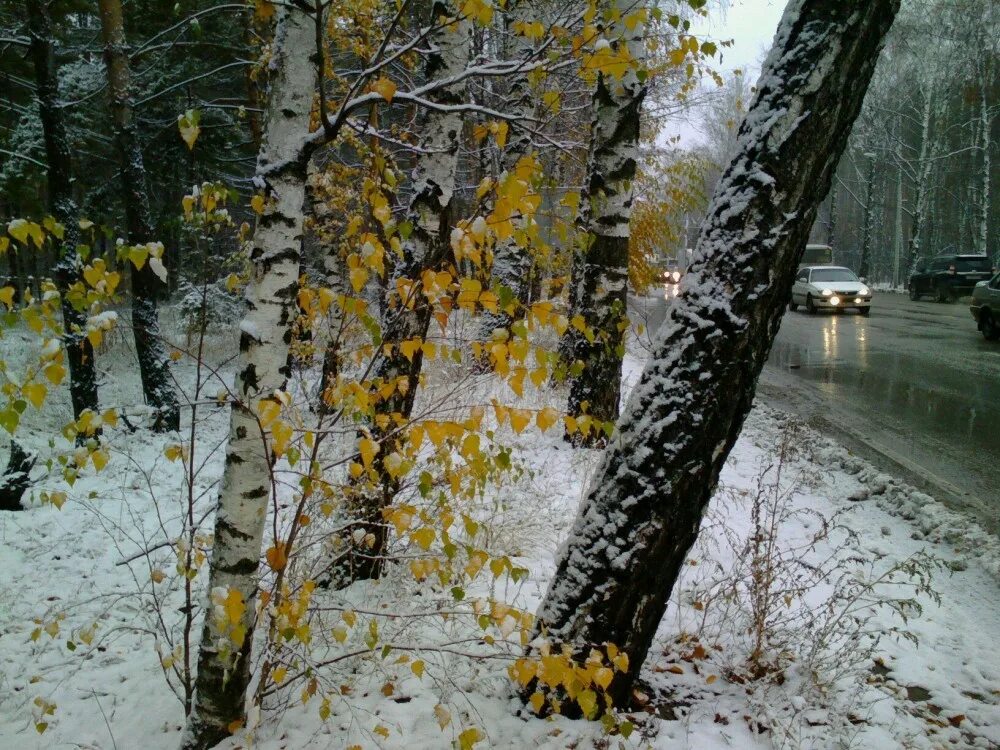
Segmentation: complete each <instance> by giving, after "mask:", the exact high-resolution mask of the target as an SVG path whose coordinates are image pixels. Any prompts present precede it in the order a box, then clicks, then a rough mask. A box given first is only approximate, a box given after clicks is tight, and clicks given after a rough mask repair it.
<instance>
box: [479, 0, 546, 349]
mask: <svg viewBox="0 0 1000 750" xmlns="http://www.w3.org/2000/svg"><path fill="white" fill-rule="evenodd" d="M531 9H532V3H531V2H529V1H528V0H520V2H514V3H508V7H507V15H506V16H505V21H506V29H505V33H506V35H507V37H506V39H507V44H506V49H505V50H504V56H505V58H507V59H509V60H512V61H517V60H523V61H525V62H528V61H530V60H531V59H532V55H533V54H534V52H535V48H534V44H533V42H532V41H531V39H529V38H528V37H527V36H526V35H524V34H519V33H518V32H517V30H516V29H515V25H516V24H517V23H518V22H530V21H531V15H530V13H529V12H528V11H529V10H531ZM506 101H507V102H508V105H507V107H506V109H507V111H508V112H509V113H510V115H511V117H513V118H515V119H517V120H520V121H521V122H522V123H524V122H528V121H530V120H531V119H532V118H533V117H534V115H535V108H536V106H537V105H536V96H535V93H534V91H532V88H531V84H530V82H529V81H528V76H527V74H526V73H525V72H519V73H516V74H515V75H514V76H513V78H512V79H511V81H510V85H509V86H508V89H507V96H506ZM531 153H532V141H531V132H530V131H529V130H528V129H527V128H526V127H523V126H522V127H517V126H515V127H513V128H512V129H511V132H510V136H509V138H508V140H507V145H506V146H505V147H504V149H503V152H502V153H501V155H500V164H501V168H502V170H503V172H504V173H508V174H509V173H511V172H513V171H514V168H515V167H516V166H517V163H518V162H519V161H520V160H521V159H522V158H523V157H525V156H527V155H529V154H531ZM502 176H503V175H501V177H502ZM491 274H492V279H491V282H492V285H493V286H495V287H504V288H506V289H508V290H509V291H510V292H511V295H512V297H513V299H514V300H516V301H517V303H518V311H517V312H516V313H515V314H514V315H513V316H512V315H510V314H509V313H507V312H505V311H503V310H498V311H497V312H495V313H493V312H490V311H488V310H484V311H483V313H482V316H481V317H480V320H479V334H478V339H479V340H480V341H490V340H491V339H492V338H493V335H494V332H496V331H498V330H499V331H503V330H507V329H509V328H510V326H511V323H513V322H514V320H515V319H516V318H520V317H521V315H522V314H523V308H524V305H525V304H527V301H528V295H529V292H530V291H531V290H530V280H531V255H530V254H529V252H528V249H527V248H526V247H522V246H521V245H519V244H518V242H517V241H516V240H515V239H514V237H506V238H504V239H500V240H498V241H497V243H496V246H495V247H494V249H493V267H492V270H491Z"/></svg>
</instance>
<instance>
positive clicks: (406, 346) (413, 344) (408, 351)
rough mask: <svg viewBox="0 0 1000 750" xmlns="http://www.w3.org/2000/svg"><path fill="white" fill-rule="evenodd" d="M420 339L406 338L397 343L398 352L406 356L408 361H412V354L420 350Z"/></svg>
mask: <svg viewBox="0 0 1000 750" xmlns="http://www.w3.org/2000/svg"><path fill="white" fill-rule="evenodd" d="M420 345H421V341H420V339H408V340H407V341H404V342H403V343H401V344H400V345H399V351H400V354H402V355H403V356H404V357H406V358H407V359H408V360H409V361H410V362H412V361H413V355H414V354H416V353H417V352H418V351H419V350H420Z"/></svg>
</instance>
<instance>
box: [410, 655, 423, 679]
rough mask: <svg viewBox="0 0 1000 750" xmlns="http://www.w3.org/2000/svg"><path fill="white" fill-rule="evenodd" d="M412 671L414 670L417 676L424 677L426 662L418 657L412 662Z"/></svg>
mask: <svg viewBox="0 0 1000 750" xmlns="http://www.w3.org/2000/svg"><path fill="white" fill-rule="evenodd" d="M410 671H412V672H413V674H415V675H416V676H417V677H422V676H423V674H424V663H423V662H422V661H420V660H419V659H418V660H417V661H415V662H413V663H412V664H410Z"/></svg>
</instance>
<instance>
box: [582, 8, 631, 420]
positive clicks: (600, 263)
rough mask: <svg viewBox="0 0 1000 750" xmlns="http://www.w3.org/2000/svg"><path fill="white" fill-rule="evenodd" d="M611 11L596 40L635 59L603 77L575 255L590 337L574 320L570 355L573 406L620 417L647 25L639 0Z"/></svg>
mask: <svg viewBox="0 0 1000 750" xmlns="http://www.w3.org/2000/svg"><path fill="white" fill-rule="evenodd" d="M610 6H611V10H612V11H613V12H614V15H613V17H614V18H616V20H615V21H614V22H613V23H612V24H610V27H609V28H608V29H607V30H606V32H605V36H604V37H602V38H601V39H599V40H598V42H597V46H598V48H600V47H601V46H602V45H607V44H609V43H610V45H611V47H612V48H613V49H616V50H617V49H618V48H619V47H620V46H622V45H625V46H626V47H627V49H628V52H629V56H630V57H631V58H632V60H634V61H635V65H634V66H630V67H629V68H628V70H627V71H625V73H624V74H623V75H622V76H621V78H617V77H615V76H614V75H611V74H609V73H607V72H601V73H599V74H598V77H597V86H596V88H595V90H594V96H593V109H594V112H593V120H592V122H591V128H590V154H589V157H588V161H587V177H586V182H585V184H584V189H583V191H582V195H581V196H580V211H579V215H578V216H577V227H578V235H579V236H580V237H582V238H583V240H582V241H583V247H580V248H577V249H576V252H577V253H579V256H578V257H577V258H576V259H575V262H574V263H573V270H572V273H573V276H572V279H571V280H570V318H575V317H576V316H577V315H580V316H582V317H583V321H584V323H586V326H587V328H588V329H590V331H592V332H593V334H594V335H593V337H592V340H590V339H591V337H589V336H585V335H583V334H582V333H581V332H580V331H579V330H578V329H576V328H570V329H569V331H570V336H571V339H570V341H571V342H572V349H571V351H570V352H569V357H568V359H569V361H570V362H578V361H579V362H582V363H583V370H582V371H581V372H580V373H579V374H578V375H576V377H574V378H573V381H572V384H571V387H570V395H569V405H568V407H567V411H568V412H569V413H570V414H573V415H576V414H580V413H582V412H584V411H586V412H587V413H588V414H590V415H591V416H593V417H594V418H595V419H596V420H598V421H600V422H613V421H614V420H616V419H617V418H618V402H619V400H620V397H621V372H622V358H623V357H624V354H625V351H624V348H625V331H626V329H627V327H628V316H627V310H626V307H627V303H628V245H629V221H630V220H631V218H632V192H633V188H632V185H633V182H634V180H635V170H636V159H637V156H638V147H639V121H640V113H641V109H642V101H643V99H644V98H645V96H646V85H645V83H644V81H645V76H644V73H643V61H644V60H645V56H646V46H645V42H644V39H643V32H644V30H645V28H646V25H645V24H644V23H641V22H636V23H633V22H631V21H630V20H629V21H627V20H626V19H628V18H629V17H630V16H634V14H635V13H636V12H637V9H638V8H640V7H644V6H641V5H637V4H636V2H635V1H634V0H614V2H613V3H610Z"/></svg>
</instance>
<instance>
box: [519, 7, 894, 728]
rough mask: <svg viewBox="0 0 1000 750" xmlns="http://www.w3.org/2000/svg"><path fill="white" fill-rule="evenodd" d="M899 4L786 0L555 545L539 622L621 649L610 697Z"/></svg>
mask: <svg viewBox="0 0 1000 750" xmlns="http://www.w3.org/2000/svg"><path fill="white" fill-rule="evenodd" d="M898 8H899V0H791V2H790V3H789V4H788V6H787V8H786V9H785V13H784V16H783V19H782V21H781V24H780V26H779V28H778V33H777V36H776V38H775V44H774V47H773V49H772V51H771V53H770V54H769V56H768V58H767V61H766V63H765V65H764V69H763V73H762V75H761V78H760V82H759V83H758V92H757V95H756V98H755V100H754V103H753V105H752V106H751V108H750V111H749V112H748V114H747V117H746V120H745V121H744V123H743V125H742V127H741V128H740V132H739V138H738V144H737V150H736V156H735V158H734V160H733V162H732V163H731V164H730V166H729V168H728V169H727V170H726V172H725V174H724V175H723V177H722V179H721V181H720V183H719V185H718V187H717V188H716V192H715V197H714V199H713V201H712V205H711V208H710V209H709V214H708V217H707V220H706V222H705V224H704V226H703V228H702V232H701V236H700V239H699V242H698V249H697V251H696V254H695V258H694V261H693V263H692V265H691V267H690V270H689V271H688V274H687V275H686V276H685V277H684V280H683V281H682V283H681V291H680V294H679V296H678V298H677V299H676V300H675V301H674V303H673V305H672V306H671V307H670V309H669V311H668V314H667V319H666V321H665V322H664V324H663V327H662V329H661V330H660V331H659V333H658V334H657V336H656V338H655V341H654V345H653V355H652V358H651V360H650V362H649V363H648V364H647V366H646V369H645V371H644V372H643V375H642V377H641V379H640V382H639V383H638V385H637V386H636V388H635V391H634V392H633V394H632V396H631V398H630V400H629V403H628V407H627V410H626V413H625V414H624V415H623V416H622V419H621V420H620V421H619V425H618V426H619V431H618V432H617V433H616V437H615V438H613V440H612V443H611V445H610V446H609V447H608V449H607V450H606V452H605V454H604V457H603V459H602V461H601V464H600V465H599V467H598V469H597V471H596V473H595V475H594V477H593V478H592V480H591V483H590V486H589V489H588V492H587V495H586V497H585V499H584V501H583V504H582V507H581V509H580V512H579V515H578V517H577V519H576V521H575V523H574V526H573V529H572V531H571V532H570V536H569V540H568V542H567V544H566V545H565V547H564V548H563V551H562V553H561V554H560V559H559V562H558V567H557V571H556V574H555V577H554V578H553V580H552V583H551V585H550V587H549V590H548V592H547V594H546V596H545V599H544V601H543V602H542V605H541V607H540V610H539V612H538V619H537V625H536V628H537V631H536V634H545V635H546V636H547V637H548V638H549V639H550V641H554V642H556V643H559V642H563V643H568V644H571V645H572V646H573V648H574V649H576V650H577V652H578V653H582V654H586V653H588V652H589V649H590V648H591V647H600V646H601V645H602V644H605V643H614V644H616V645H617V646H618V647H619V648H620V649H621V650H622V651H624V652H625V653H626V654H628V657H629V666H628V669H627V671H625V672H621V673H617V674H616V675H615V677H614V679H613V681H612V682H611V684H610V686H609V688H608V692H609V695H610V697H611V698H612V699H613V700H614V701H615V702H616V703H617V704H619V705H622V704H623V703H624V702H625V701H627V698H628V696H629V695H630V693H631V687H632V685H633V683H634V681H635V679H636V677H637V676H638V674H639V670H640V668H641V667H642V663H643V661H644V659H645V657H646V654H647V652H648V650H649V648H650V645H651V643H652V641H653V637H654V635H655V633H656V629H657V627H658V625H659V623H660V621H661V619H662V618H663V614H664V611H665V610H666V605H667V600H668V598H669V596H670V592H671V590H672V589H673V587H674V584H675V582H676V581H677V576H678V573H679V571H680V569H681V567H682V565H683V563H684V559H685V557H686V555H687V553H688V550H690V548H691V545H692V544H693V543H694V541H695V539H696V537H697V535H698V530H699V526H700V523H701V518H702V514H703V513H704V511H705V507H706V505H707V504H708V502H709V499H710V498H711V497H712V494H713V492H714V490H715V487H716V484H717V482H718V478H719V473H720V471H721V470H722V466H723V463H724V462H725V460H726V457H727V456H728V454H729V452H730V450H731V449H732V446H733V444H734V443H735V441H736V438H737V436H738V435H739V433H740V429H741V427H742V425H743V421H744V419H745V418H746V415H747V413H748V412H749V410H750V407H751V404H752V402H753V397H754V391H755V388H756V383H757V378H758V377H759V375H760V371H761V368H762V366H763V364H764V362H765V360H766V359H767V356H768V352H769V351H770V348H771V345H772V343H773V340H774V336H775V334H776V332H777V330H778V326H779V325H780V322H781V318H782V313H783V310H784V307H785V304H786V303H787V302H788V298H789V294H790V291H791V286H792V282H793V279H794V275H795V271H796V268H797V266H798V262H799V259H800V258H801V256H802V252H803V248H804V247H805V245H806V242H807V240H808V237H809V232H810V228H811V227H812V224H813V221H814V219H815V217H816V212H817V208H818V206H819V204H820V203H821V201H822V200H823V198H824V196H825V195H826V193H827V191H828V190H829V188H830V183H831V180H832V176H833V172H834V169H835V167H836V164H837V161H838V159H839V158H840V155H841V154H842V152H843V150H844V146H845V144H846V142H847V138H848V134H849V132H850V130H851V126H852V124H853V122H854V120H855V119H856V117H857V115H858V112H859V110H860V108H861V102H862V99H863V97H864V93H865V90H866V88H867V86H868V83H869V81H870V80H871V76H872V72H873V70H874V68H875V63H876V59H877V57H878V53H879V50H880V48H881V45H882V41H883V39H884V36H885V34H886V33H887V31H888V30H889V27H890V26H891V24H892V21H893V19H894V17H895V14H896V12H897V11H898ZM533 689H534V687H533V686H529V690H528V692H529V693H530V692H531V691H532V690H533ZM525 697H527V696H525ZM567 708H568V709H569V710H571V711H572V710H573V709H574V706H573V705H572V704H569V703H568V702H567Z"/></svg>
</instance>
